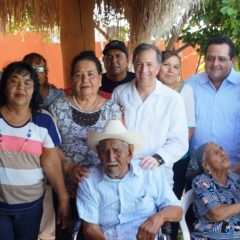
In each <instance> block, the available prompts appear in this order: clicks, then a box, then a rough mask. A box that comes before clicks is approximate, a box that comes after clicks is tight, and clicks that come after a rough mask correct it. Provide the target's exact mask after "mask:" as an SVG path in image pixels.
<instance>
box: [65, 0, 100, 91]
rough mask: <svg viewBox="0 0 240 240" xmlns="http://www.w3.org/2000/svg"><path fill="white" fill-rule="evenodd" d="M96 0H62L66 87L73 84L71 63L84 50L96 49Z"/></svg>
mask: <svg viewBox="0 0 240 240" xmlns="http://www.w3.org/2000/svg"><path fill="white" fill-rule="evenodd" d="M93 9H94V0H87V1H85V0H69V1H66V0H60V40H61V49H62V59H63V76H64V87H65V88H69V87H70V86H71V77H70V70H71V68H70V65H71V61H72V59H73V57H74V56H76V55H77V54H78V53H79V52H81V51H83V50H95V39H94V21H93Z"/></svg>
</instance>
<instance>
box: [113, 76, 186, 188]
mask: <svg viewBox="0 0 240 240" xmlns="http://www.w3.org/2000/svg"><path fill="white" fill-rule="evenodd" d="M112 99H113V100H114V101H115V102H116V103H118V104H119V105H122V106H123V107H124V124H125V125H126V127H127V128H128V129H129V130H132V131H137V132H140V133H141V134H142V135H143V136H144V140H145V145H144V148H143V149H142V151H141V152H140V154H139V155H140V156H141V155H142V156H147V155H153V154H155V153H157V154H159V155H160V156H161V157H162V158H163V159H164V161H165V166H166V173H167V178H168V182H169V183H170V184H173V179H172V178H173V172H172V166H173V164H174V163H175V162H177V161H178V160H179V159H181V157H183V156H184V154H185V153H186V152H187V151H188V124H187V120H186V111H185V107H184V104H183V100H182V98H181V96H180V95H179V94H178V93H177V92H175V91H174V90H172V89H170V88H168V87H167V86H165V85H163V84H162V83H161V82H160V81H158V80H157V79H156V86H155V89H154V90H153V91H152V92H151V93H150V94H149V95H148V97H147V98H146V99H145V100H144V101H143V100H142V99H141V97H140V96H139V94H138V91H137V89H136V82H135V80H133V81H132V82H130V83H126V84H123V85H121V86H119V87H117V88H116V89H115V90H114V92H113V95H112Z"/></svg>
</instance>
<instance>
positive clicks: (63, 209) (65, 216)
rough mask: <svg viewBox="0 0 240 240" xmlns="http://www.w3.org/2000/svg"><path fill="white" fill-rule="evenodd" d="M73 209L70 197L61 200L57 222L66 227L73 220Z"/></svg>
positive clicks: (63, 227)
mask: <svg viewBox="0 0 240 240" xmlns="http://www.w3.org/2000/svg"><path fill="white" fill-rule="evenodd" d="M71 219H72V218H71V210H70V206H69V202H68V199H67V200H64V201H63V200H62V201H60V202H59V207H58V211H57V224H61V229H66V228H67V227H68V226H69V224H70V221H71Z"/></svg>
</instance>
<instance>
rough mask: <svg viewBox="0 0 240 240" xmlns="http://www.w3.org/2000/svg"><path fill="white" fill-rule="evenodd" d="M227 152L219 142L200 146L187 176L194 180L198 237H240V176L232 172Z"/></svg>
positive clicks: (195, 230)
mask: <svg viewBox="0 0 240 240" xmlns="http://www.w3.org/2000/svg"><path fill="white" fill-rule="evenodd" d="M230 167H231V163H230V161H229V159H228V155H227V153H226V152H225V151H224V150H223V149H222V148H221V146H219V145H217V144H215V143H207V144H204V145H202V146H200V147H199V148H198V149H197V151H196V152H195V154H194V155H193V156H192V158H191V160H190V163H189V167H188V171H187V176H188V177H189V178H194V177H195V176H196V177H195V178H194V179H193V182H192V187H193V204H194V212H195V217H196V220H197V221H196V223H195V224H194V231H193V233H192V238H193V239H195V240H199V239H201V240H203V239H204V240H205V239H207V240H209V239H211V240H215V239H240V175H239V174H236V173H232V172H230V171H229V169H230Z"/></svg>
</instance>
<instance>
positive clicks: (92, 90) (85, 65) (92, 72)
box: [72, 60, 102, 96]
mask: <svg viewBox="0 0 240 240" xmlns="http://www.w3.org/2000/svg"><path fill="white" fill-rule="evenodd" d="M72 80H73V91H74V93H75V94H76V95H77V96H87V95H97V92H98V89H99V87H100V85H101V80H102V77H101V75H100V74H99V73H98V71H97V67H96V64H95V63H94V62H93V61H90V60H82V61H79V62H78V63H77V64H76V66H75V69H74V73H73V76H72Z"/></svg>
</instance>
